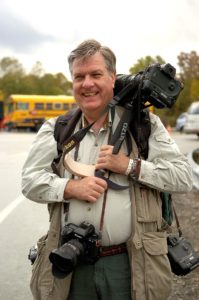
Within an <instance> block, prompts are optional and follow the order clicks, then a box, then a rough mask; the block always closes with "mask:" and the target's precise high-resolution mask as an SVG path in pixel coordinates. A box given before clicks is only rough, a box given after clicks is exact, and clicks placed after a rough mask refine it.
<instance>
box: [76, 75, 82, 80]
mask: <svg viewBox="0 0 199 300" xmlns="http://www.w3.org/2000/svg"><path fill="white" fill-rule="evenodd" d="M82 78H83V76H81V75H77V76H75V77H74V79H75V80H82Z"/></svg>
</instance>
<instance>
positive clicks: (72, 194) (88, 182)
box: [64, 176, 107, 202]
mask: <svg viewBox="0 0 199 300" xmlns="http://www.w3.org/2000/svg"><path fill="white" fill-rule="evenodd" d="M106 189H107V183H106V181H105V180H103V179H101V178H98V177H94V176H88V177H84V178H82V179H70V180H69V181H68V183H67V185H66V187H65V190H64V199H70V198H75V199H79V200H84V201H89V202H95V201H97V200H98V199H99V198H100V197H101V195H102V194H103V193H104V192H105V190H106Z"/></svg>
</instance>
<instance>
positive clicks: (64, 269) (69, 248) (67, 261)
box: [49, 239, 84, 278]
mask: <svg viewBox="0 0 199 300" xmlns="http://www.w3.org/2000/svg"><path fill="white" fill-rule="evenodd" d="M83 253H84V246H83V244H82V243H80V242H79V241H78V240H75V239H72V240H70V241H69V242H67V243H65V244H63V245H62V246H61V247H60V248H58V249H55V250H53V251H52V252H51V253H50V255H49V259H50V261H51V263H52V273H53V275H54V276H55V277H58V278H64V277H66V276H67V275H69V274H70V273H71V272H72V271H73V270H74V268H75V266H76V265H77V263H78V260H79V258H80V256H81V255H83Z"/></svg>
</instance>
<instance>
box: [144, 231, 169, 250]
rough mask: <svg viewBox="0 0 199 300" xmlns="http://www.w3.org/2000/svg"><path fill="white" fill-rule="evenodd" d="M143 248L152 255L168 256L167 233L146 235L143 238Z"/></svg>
mask: <svg viewBox="0 0 199 300" xmlns="http://www.w3.org/2000/svg"><path fill="white" fill-rule="evenodd" d="M143 246H144V249H145V251H146V252H147V253H148V254H150V255H162V254H167V252H168V247H167V239H166V233H165V232H152V233H145V234H144V236H143Z"/></svg>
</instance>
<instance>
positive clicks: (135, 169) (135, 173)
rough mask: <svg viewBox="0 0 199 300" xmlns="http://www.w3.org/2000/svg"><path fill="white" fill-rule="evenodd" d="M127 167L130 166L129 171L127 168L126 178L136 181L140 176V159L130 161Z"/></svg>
mask: <svg viewBox="0 0 199 300" xmlns="http://www.w3.org/2000/svg"><path fill="white" fill-rule="evenodd" d="M129 165H130V166H131V169H130V171H129V168H127V169H128V176H129V177H130V178H131V179H133V180H138V178H139V174H140V167H141V159H140V158H134V159H131V163H130V162H129ZM128 167H129V166H128Z"/></svg>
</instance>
